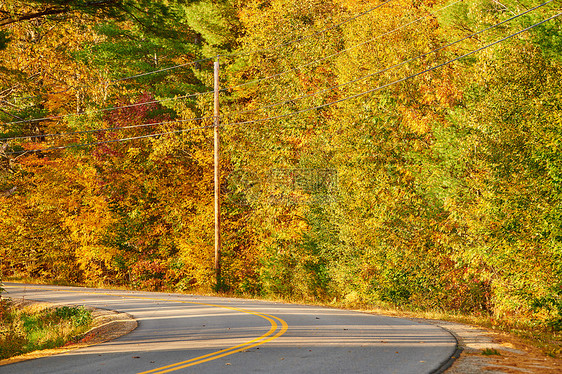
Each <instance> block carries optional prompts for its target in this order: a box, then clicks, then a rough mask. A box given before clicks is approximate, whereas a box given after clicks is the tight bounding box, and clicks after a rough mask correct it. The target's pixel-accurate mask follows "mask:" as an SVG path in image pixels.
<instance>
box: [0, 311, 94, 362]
mask: <svg viewBox="0 0 562 374" xmlns="http://www.w3.org/2000/svg"><path fill="white" fill-rule="evenodd" d="M91 322H92V317H91V313H90V312H89V311H87V310H86V309H84V308H82V307H68V306H63V307H51V306H49V305H46V304H29V305H25V304H22V303H13V302H11V301H9V300H0V359H5V358H9V357H12V356H16V355H19V354H23V353H27V352H32V351H35V350H39V349H49V348H55V347H60V346H63V345H64V344H66V343H68V342H69V341H72V339H73V338H74V337H76V336H78V335H80V334H81V333H83V332H85V331H87V330H88V328H89V327H90V324H91Z"/></svg>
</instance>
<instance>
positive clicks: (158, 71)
mask: <svg viewBox="0 0 562 374" xmlns="http://www.w3.org/2000/svg"><path fill="white" fill-rule="evenodd" d="M391 1H393V0H387V1H385V2H383V3H381V4H379V5H377V6H375V7H373V8H370V9H368V10H366V11H364V12H361V13H359V14H356V15H355V16H353V17H350V18H349V19H346V20H344V21H342V22H340V23H338V24H335V25H332V26H330V27H328V28H326V29H323V30H320V31H317V32H315V33H313V34H310V35H307V36H304V37H299V38H296V39H293V40H290V41H288V42H284V43H281V44H279V45H277V46H274V47H271V48H267V49H262V50H252V51H248V52H243V53H237V52H232V53H226V54H222V55H218V56H217V57H233V56H239V55H249V54H254V53H263V52H267V51H270V50H273V49H278V48H282V47H284V46H287V45H291V44H295V43H297V42H299V41H302V40H305V39H308V38H311V37H314V36H316V35H320V34H322V33H324V32H327V31H329V30H332V29H334V28H336V27H339V26H341V25H343V24H345V23H348V22H351V21H352V20H354V19H357V18H359V17H361V16H364V15H366V14H368V13H370V12H372V11H374V10H376V9H378V8H380V7H381V6H383V5H385V4H386V3H389V2H391ZM210 60H214V58H211V57H207V58H202V59H198V60H194V61H190V62H187V63H184V64H178V65H173V66H168V67H165V68H162V69H158V70H153V71H149V72H145V73H140V74H135V75H131V76H127V77H123V78H118V79H114V80H111V81H110V82H109V83H118V82H122V81H125V80H130V79H134V78H140V77H144V76H148V75H153V74H158V73H162V72H165V71H170V70H175V69H178V68H181V67H185V66H190V65H195V64H198V63H202V62H206V61H210ZM69 89H70V87H69V88H67V89H65V90H63V91H57V92H51V93H50V94H57V93H63V92H66V91H68V90H69ZM34 97H38V95H37V96H28V97H25V98H23V99H29V98H34Z"/></svg>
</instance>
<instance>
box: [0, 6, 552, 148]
mask: <svg viewBox="0 0 562 374" xmlns="http://www.w3.org/2000/svg"><path fill="white" fill-rule="evenodd" d="M552 1H553V0H549V1H547V2H545V3H542V4H539V5H537V6H535V7H534V8H531V9H528V10H526V11H524V12H522V13H520V14H517V15H515V16H513V17H510V18H508V19H506V20H504V21H501V22H499V23H497V24H495V25H492V26H489V27H487V28H485V29H482V30H480V31H477V32H474V33H472V34H470V35H468V36H465V37H464V38H461V39H458V40H456V41H453V42H451V43H449V44H446V45H444V46H441V47H439V48H436V49H434V50H432V51H430V52H426V53H424V54H421V55H418V56H416V57H412V58H410V59H408V60H404V61H402V62H400V63H397V64H394V65H391V66H389V67H386V68H384V69H382V70H379V71H376V72H374V73H371V74H367V75H365V76H362V77H359V78H357V79H354V80H351V81H348V82H345V83H341V84H339V85H336V86H332V87H329V88H326V89H323V90H319V91H315V92H312V93H309V94H306V95H302V96H299V97H295V98H292V99H288V100H284V101H279V102H276V103H272V104H269V105H266V106H263V107H260V108H256V109H249V110H243V111H236V112H233V113H228V115H230V114H248V113H253V112H257V111H259V110H264V109H269V108H272V107H276V106H279V105H283V104H287V103H290V102H293V101H296V100H301V99H304V98H307V97H312V96H316V95H320V94H323V93H326V92H329V91H333V90H336V89H338V88H341V87H344V86H347V85H350V84H353V83H357V82H359V81H362V80H365V79H367V78H371V77H373V76H376V75H379V74H382V73H384V72H387V71H389V70H392V69H394V68H397V67H400V66H403V65H405V64H408V63H410V62H413V61H415V60H419V59H421V58H423V57H426V56H428V55H430V54H432V53H435V52H438V51H440V50H443V49H445V48H448V47H451V46H453V45H455V44H458V43H460V42H462V41H464V40H467V39H470V38H473V37H474V36H477V35H479V34H482V33H484V32H486V31H488V30H490V29H493V28H496V27H498V26H501V25H503V24H505V23H508V22H510V21H512V20H514V19H516V18H518V17H521V16H523V15H525V14H527V13H530V12H532V11H534V10H536V9H538V8H540V7H543V6H545V5H547V4H549V3H551V2H552ZM221 117H224V115H223V116H221ZM209 118H212V117H199V118H191V119H186V120H175V121H169V122H166V123H173V122H188V121H195V120H204V119H209ZM160 124H162V123H161V122H159V123H150V124H143V125H134V126H123V127H118V128H109V129H96V130H85V131H78V132H71V133H60V134H46V135H31V136H21V137H13V138H5V139H2V140H16V139H29V138H41V137H52V136H65V135H79V134H86V133H95V132H103V131H114V130H120V129H126V128H135V127H147V126H155V125H160Z"/></svg>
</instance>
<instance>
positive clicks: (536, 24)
mask: <svg viewBox="0 0 562 374" xmlns="http://www.w3.org/2000/svg"><path fill="white" fill-rule="evenodd" d="M561 15H562V12H561V13H558V14H556V15H554V16H552V17H549V18H547V19H545V20H543V21H540V22H538V23H535V24H533V25H531V26H528V27H526V28H524V29H522V30H520V31H518V32H516V33H514V34H510V35H508V36H506V37H504V38H502V39H500V40H497V41H495V42H492V43H489V44H487V45H485V46H482V47H480V48H478V49H475V50H472V51H470V52H468V53H465V54H464V55H461V56H458V57H455V58H454V59H451V60H448V61H446V62H443V63H441V64H439V65H435V66H433V67H431V68H428V69H425V70H422V71H420V72H418V73H415V74H412V75H409V76H407V77H405V78H400V79H397V80H395V81H392V82H390V83H387V84H384V85H382V86H378V87H376V88H373V89H370V90H367V91H363V92H360V93H358V94H355V95H352V96H347V97H344V98H341V99H338V100H335V101H332V102H329V103H325V104H322V105H318V106H315V107H311V108H305V109H302V110H299V111H297V112H293V113H288V114H281V115H278V116H274V117H267V118H259V119H256V120H250V121H243V122H234V123H227V124H222V125H221V126H235V125H246V124H252V123H258V122H265V121H270V120H274V119H280V118H285V117H290V116H293V115H297V114H302V113H306V112H310V111H312V110H317V109H322V108H325V107H327V106H331V105H335V104H339V103H341V102H344V101H348V100H352V99H356V98H358V97H361V96H364V95H367V94H370V93H373V92H376V91H380V90H382V89H385V88H388V87H390V86H393V85H395V84H398V83H401V82H404V81H406V80H409V79H412V78H415V77H417V76H420V75H422V74H425V73H429V72H431V71H433V70H437V69H439V68H441V67H443V66H446V65H449V64H451V63H453V62H455V61H458V60H460V59H462V58H465V57H468V56H470V55H473V54H475V53H477V52H480V51H482V50H484V49H487V48H489V47H492V46H494V45H496V44H499V43H502V42H504V41H506V40H508V39H510V38H513V37H514V36H517V35H519V34H522V33H524V32H525V31H528V30H531V29H532V28H535V27H537V26H539V25H542V24H543V23H546V22H548V21H550V20H553V19H555V18H557V17H560V16H561Z"/></svg>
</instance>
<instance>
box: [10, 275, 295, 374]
mask: <svg viewBox="0 0 562 374" xmlns="http://www.w3.org/2000/svg"><path fill="white" fill-rule="evenodd" d="M4 288H6V289H7V288H21V287H18V286H8V285H5V286H4ZM24 288H26V289H33V290H46V291H57V292H73V293H85V294H90V295H104V296H117V297H121V298H129V299H137V300H151V301H165V302H172V303H181V304H194V305H203V306H210V307H215V308H222V309H229V310H234V311H237V312H241V313H246V314H251V315H255V316H258V317H261V318H263V319H265V320H267V321H268V322H269V323H270V324H271V328H270V329H269V331H267V332H266V333H265V334H263V335H261V336H259V337H257V338H254V339H252V340H249V341H247V342H245V343H242V344H238V345H235V346H233V347H230V348H225V349H222V350H220V351H217V352H213V353H208V354H206V355H203V356H199V357H195V358H192V359H190V360H186V361H181V362H177V363H175V364H171V365H167V366H162V367H160V368H156V369H152V370H148V371H143V372H141V373H138V374H163V373H169V372H172V371H176V370H180V369H185V368H187V367H190V366H195V365H199V364H202V363H204V362H208V361H212V360H216V359H218V358H221V357H225V356H229V355H231V354H234V353H238V352H241V351H244V350H246V349H249V348H253V347H257V346H258V345H261V344H265V343H268V342H270V341H272V340H274V339H277V338H278V337H280V336H281V335H283V334H284V333H285V332H286V331H287V329H288V325H287V322H285V321H284V320H282V319H281V318H279V317H276V316H273V315H270V314H265V313H259V312H255V311H251V310H246V309H240V308H236V307H230V306H224V305H216V304H207V303H200V302H195V301H183V300H169V299H162V298H153V297H145V296H133V295H119V294H116V293H108V292H94V291H82V290H64V289H62V290H61V289H56V288H48V287H26V286H24ZM277 322H279V323H280V325H281V328H280V329H279V331H277V333H276V334H275V335H273V336H270V335H271V334H273V333H274V332H275V331H276V330H277V328H278V327H279V325H278V324H277Z"/></svg>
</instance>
